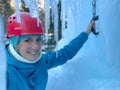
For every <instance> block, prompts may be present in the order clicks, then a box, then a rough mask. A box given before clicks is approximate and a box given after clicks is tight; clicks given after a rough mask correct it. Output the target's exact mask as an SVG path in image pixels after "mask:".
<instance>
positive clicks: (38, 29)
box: [6, 12, 44, 38]
mask: <svg viewBox="0 0 120 90" xmlns="http://www.w3.org/2000/svg"><path fill="white" fill-rule="evenodd" d="M20 19H21V23H18V22H17V19H16V13H15V14H13V15H11V16H10V17H9V18H8V20H7V23H6V35H7V38H10V37H11V36H20V35H26V34H44V30H43V27H42V23H41V22H39V25H38V24H37V19H36V18H33V17H31V15H30V14H29V13H27V12H20Z"/></svg>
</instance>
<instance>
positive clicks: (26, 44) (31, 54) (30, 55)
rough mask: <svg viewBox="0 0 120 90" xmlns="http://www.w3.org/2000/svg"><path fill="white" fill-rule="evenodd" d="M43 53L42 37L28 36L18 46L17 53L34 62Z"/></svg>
mask: <svg viewBox="0 0 120 90" xmlns="http://www.w3.org/2000/svg"><path fill="white" fill-rule="evenodd" d="M40 51H41V37H39V36H27V37H25V38H24V39H22V40H21V41H20V42H19V43H18V45H17V52H18V53H19V54H20V55H21V56H22V57H24V58H26V59H28V60H30V61H33V60H36V59H37V58H38V57H39V55H40Z"/></svg>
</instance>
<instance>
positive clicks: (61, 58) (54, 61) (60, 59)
mask: <svg viewBox="0 0 120 90" xmlns="http://www.w3.org/2000/svg"><path fill="white" fill-rule="evenodd" d="M87 39H88V34H86V33H85V32H82V33H80V35H78V36H77V37H76V38H74V39H73V40H72V41H71V42H70V43H69V44H68V45H66V46H64V47H63V48H62V49H60V50H58V51H57V52H48V53H46V55H45V58H46V59H45V62H47V63H46V64H47V66H46V67H47V68H48V69H49V68H52V67H55V66H58V65H62V64H64V63H65V62H66V61H67V60H70V59H72V58H73V57H74V56H75V55H76V54H77V52H78V51H79V49H80V48H81V47H82V46H83V44H84V43H85V42H86V41H87ZM56 53H57V54H56ZM56 55H57V57H56Z"/></svg>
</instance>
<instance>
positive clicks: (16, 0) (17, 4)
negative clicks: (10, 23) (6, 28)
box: [14, 0, 21, 23]
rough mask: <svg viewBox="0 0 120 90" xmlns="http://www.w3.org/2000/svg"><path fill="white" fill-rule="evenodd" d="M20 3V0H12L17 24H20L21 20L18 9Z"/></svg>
mask: <svg viewBox="0 0 120 90" xmlns="http://www.w3.org/2000/svg"><path fill="white" fill-rule="evenodd" d="M20 2H21V0H14V3H15V7H16V15H17V22H18V23H21V19H20V9H19V3H20Z"/></svg>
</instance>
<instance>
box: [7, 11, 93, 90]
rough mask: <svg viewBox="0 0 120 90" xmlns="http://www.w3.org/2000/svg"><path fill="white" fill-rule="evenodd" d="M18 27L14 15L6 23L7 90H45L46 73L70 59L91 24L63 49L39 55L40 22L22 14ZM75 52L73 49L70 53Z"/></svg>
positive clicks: (78, 47)
mask: <svg viewBox="0 0 120 90" xmlns="http://www.w3.org/2000/svg"><path fill="white" fill-rule="evenodd" d="M20 17H21V23H17V21H16V14H13V15H11V16H10V17H9V18H8V20H7V23H6V37H7V40H9V42H8V43H7V44H6V54H7V90H45V88H46V84H47V80H48V72H47V70H48V69H50V68H52V67H56V66H58V65H62V64H64V63H66V62H67V60H70V59H71V58H73V57H74V56H75V55H76V53H77V52H78V51H79V49H80V48H81V47H82V46H83V44H84V43H85V42H86V40H87V39H88V35H89V34H90V33H91V27H92V26H94V25H95V24H94V21H91V22H90V24H89V25H88V27H87V29H86V31H84V32H82V33H81V34H80V35H78V36H77V37H76V38H75V39H73V40H72V41H71V42H70V43H69V44H68V45H66V46H65V47H64V48H63V49H61V50H59V51H57V55H58V56H57V57H56V52H48V53H46V54H42V53H41V44H42V42H41V41H42V37H43V36H44V30H43V28H42V24H41V22H39V25H38V24H37V19H35V18H32V17H31V16H30V14H29V13H27V12H21V13H20ZM73 48H74V49H73Z"/></svg>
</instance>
